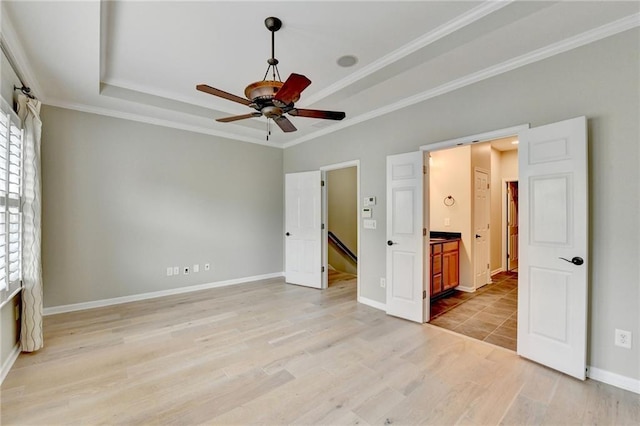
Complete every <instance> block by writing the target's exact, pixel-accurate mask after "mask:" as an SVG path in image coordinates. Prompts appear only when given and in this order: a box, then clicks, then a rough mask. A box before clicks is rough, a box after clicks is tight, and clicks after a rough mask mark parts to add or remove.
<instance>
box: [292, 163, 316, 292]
mask: <svg viewBox="0 0 640 426" xmlns="http://www.w3.org/2000/svg"><path fill="white" fill-rule="evenodd" d="M320 185H321V180H320V171H319V170H318V171H312V172H302V173H287V175H286V176H285V190H284V193H285V280H286V281H287V282H288V283H290V284H300V285H304V286H307V287H314V288H321V286H322V253H321V248H322V226H321V225H322V224H321V220H320V213H321V212H320V199H321V186H320Z"/></svg>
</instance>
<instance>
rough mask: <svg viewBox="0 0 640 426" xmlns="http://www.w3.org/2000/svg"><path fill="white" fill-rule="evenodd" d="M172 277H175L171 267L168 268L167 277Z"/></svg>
mask: <svg viewBox="0 0 640 426" xmlns="http://www.w3.org/2000/svg"><path fill="white" fill-rule="evenodd" d="M172 275H173V268H172V267H171V266H169V267H168V268H167V276H168V277H170V276H172Z"/></svg>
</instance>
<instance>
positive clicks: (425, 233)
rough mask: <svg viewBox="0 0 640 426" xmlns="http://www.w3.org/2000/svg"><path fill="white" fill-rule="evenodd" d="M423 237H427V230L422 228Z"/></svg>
mask: <svg viewBox="0 0 640 426" xmlns="http://www.w3.org/2000/svg"><path fill="white" fill-rule="evenodd" d="M422 236H423V237H426V236H427V228H422Z"/></svg>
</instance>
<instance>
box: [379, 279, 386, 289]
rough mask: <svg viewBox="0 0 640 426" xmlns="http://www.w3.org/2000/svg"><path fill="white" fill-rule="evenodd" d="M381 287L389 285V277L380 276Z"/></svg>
mask: <svg viewBox="0 0 640 426" xmlns="http://www.w3.org/2000/svg"><path fill="white" fill-rule="evenodd" d="M380 287H382V288H385V287H387V279H386V278H380Z"/></svg>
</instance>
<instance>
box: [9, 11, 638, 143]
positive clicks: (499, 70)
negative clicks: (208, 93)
mask: <svg viewBox="0 0 640 426" xmlns="http://www.w3.org/2000/svg"><path fill="white" fill-rule="evenodd" d="M492 3H495V4H492ZM506 4H508V1H506V0H503V1H497V2H491V1H488V2H486V6H484V5H482V6H479V7H477V8H475V9H473V10H472V11H470V12H468V13H467V14H466V15H462V17H461V18H459V19H457V20H454V21H451V22H449V23H448V24H445V25H444V26H443V27H441V28H439V29H437V30H434V31H433V32H432V33H429V34H426V35H425V36H423V37H421V38H419V39H416V40H414V41H413V42H411V43H409V44H407V45H406V46H404V47H403V48H402V49H399V50H398V51H396V52H393V53H392V54H390V55H388V56H386V57H384V58H383V59H381V61H389V60H398V59H400V58H397V59H394V57H395V56H394V55H402V54H403V52H405V53H404V54H405V55H406V54H409V53H411V52H412V51H414V50H415V49H416V46H418V48H419V46H420V44H421V43H423V46H426V45H428V44H429V43H432V42H433V41H435V40H437V38H435V37H442V36H443V35H446V34H447V31H450V30H451V29H456V26H458V27H459V28H462V27H464V26H465V25H468V24H469V23H471V22H473V21H474V20H475V19H478V18H481V17H482V13H485V12H486V13H491V12H493V10H491V9H492V8H496V10H498V9H499V8H501V7H502V6H504V5H506ZM485 8H486V9H485ZM467 21H469V22H467ZM7 22H8V21H7ZM7 22H3V24H5V25H3V30H2V33H1V36H2V38H3V40H4V41H6V43H4V44H5V47H7V48H8V49H10V52H11V54H12V56H13V57H14V59H15V60H16V63H17V65H16V66H18V67H19V68H20V71H21V72H22V73H23V75H24V77H25V79H26V83H28V84H29V85H30V87H31V88H32V89H33V90H34V93H35V95H36V96H38V97H39V98H40V100H41V101H42V102H43V103H44V104H45V105H51V106H57V107H61V108H67V109H71V110H76V111H83V112H89V113H94V114H100V115H106V116H109V117H116V118H122V119H126V120H131V121H139V122H143V123H149V124H156V125H159V126H164V127H170V128H176V129H180V130H187V131H192V132H196V133H203V134H207V135H213V136H219V137H223V138H228V139H233V140H239V141H242V142H249V143H255V144H258V145H265V146H271V147H274V148H281V149H284V148H289V147H292V146H295V145H298V144H301V143H303V142H307V141H309V140H313V139H316V138H319V137H321V136H325V135H328V134H330V133H333V132H336V131H338V130H341V129H345V128H347V127H351V126H353V125H356V124H359V123H362V122H365V121H368V120H372V119H374V118H378V117H380V116H382V115H385V114H389V113H391V112H394V111H397V110H400V109H402V108H405V107H408V106H411V105H414V104H417V103H420V102H423V101H426V100H428V99H431V98H434V97H436V96H440V95H443V94H446V93H449V92H451V91H454V90H457V89H460V88H462V87H465V86H468V85H471V84H474V83H477V82H480V81H482V80H485V79H488V78H491V77H495V76H497V75H500V74H503V73H505V72H508V71H512V70H515V69H517V68H520V67H523V66H525V65H529V64H532V63H535V62H538V61H541V60H544V59H547V58H549V57H552V56H555V55H557V54H560V53H564V52H567V51H569V50H572V49H575V48H578V47H581V46H584V45H587V44H589V43H593V42H596V41H598V40H602V39H604V38H607V37H610V36H613V35H616V34H618V33H621V32H623V31H627V30H630V29H632V28H635V27H638V26H640V13H635V14H633V15H629V16H627V17H624V18H621V19H618V20H617V21H613V22H610V23H608V24H605V25H602V26H600V27H598V28H595V29H592V30H589V31H586V32H584V33H582V34H578V35H576V36H573V37H569V38H567V39H565V40H561V41H559V42H556V43H553V44H551V45H548V46H545V47H542V48H540V49H537V50H534V51H532V52H529V53H525V54H523V55H521V56H518V57H515V58H512V59H509V60H506V61H504V62H502V63H500V64H497V65H494V66H491V67H488V68H485V69H484V70H480V71H477V72H475V73H471V74H468V75H466V76H464V77H461V78H459V79H456V80H453V81H451V82H449V83H446V84H443V85H441V86H438V87H435V88H432V89H429V90H426V91H424V92H421V93H417V94H416V95H414V96H411V97H408V98H405V99H402V100H400V101H398V102H395V103H392V104H389V105H386V106H383V107H381V108H378V109H375V110H372V111H369V112H367V113H364V114H361V115H359V116H356V117H353V118H350V119H345V120H342V121H340V122H338V123H335V124H334V125H332V126H329V127H326V128H323V129H322V130H318V131H316V132H313V133H310V134H307V135H304V136H301V137H299V138H297V139H294V140H292V141H290V142H285V143H282V144H276V143H272V142H266V141H264V140H262V139H260V138H255V137H249V136H244V135H236V134H232V133H228V132H223V131H219V130H215V129H211V128H207V127H203V126H196V125H189V124H184V123H177V122H174V121H170V120H165V119H161V118H155V117H148V116H143V115H139V114H133V113H123V112H120V111H115V110H111V109H107V108H101V107H93V106H88V105H82V104H76V103H69V102H64V101H60V100H49V99H48V98H46V97H45V93H44V92H42V90H41V87H40V85H39V84H38V82H37V80H36V79H35V78H34V76H33V73H31V71H30V70H31V67H30V64H29V63H28V61H27V59H26V57H25V56H24V55H23V54H22V52H23V51H24V49H22V46H21V45H20V43H19V42H18V41H17V40H18V39H17V37H16V36H15V31H14V30H13V28H12V27H11V28H8V27H10V25H9V26H8V25H6V24H7ZM440 33H442V34H440ZM433 38H435V40H432V39H433ZM424 43H426V44H424ZM381 63H382V62H381ZM383 65H384V64H383ZM376 66H377V65H376ZM374 71H375V70H374ZM363 77H364V76H363ZM359 78H362V77H359ZM342 84H344V80H343V81H341V82H338V83H336V85H342ZM331 87H333V86H330V88H331ZM336 87H337V86H336ZM330 88H327V89H326V90H327V91H328V90H330ZM338 89H339V88H338ZM331 90H336V89H331ZM318 93H323V92H318ZM324 96H326V95H324ZM309 99H310V100H313V98H309ZM421 149H423V148H421ZM431 149H433V147H432V148H431Z"/></svg>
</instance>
